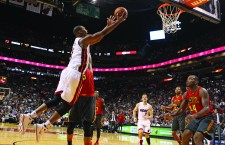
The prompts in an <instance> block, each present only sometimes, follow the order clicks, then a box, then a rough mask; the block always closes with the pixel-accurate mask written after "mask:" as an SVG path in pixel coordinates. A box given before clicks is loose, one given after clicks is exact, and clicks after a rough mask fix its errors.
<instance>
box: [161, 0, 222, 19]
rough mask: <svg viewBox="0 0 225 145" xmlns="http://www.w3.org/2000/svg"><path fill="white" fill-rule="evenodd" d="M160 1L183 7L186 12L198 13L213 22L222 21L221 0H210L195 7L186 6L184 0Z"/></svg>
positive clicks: (197, 14)
mask: <svg viewBox="0 0 225 145" xmlns="http://www.w3.org/2000/svg"><path fill="white" fill-rule="evenodd" d="M160 1H162V2H164V3H169V4H171V5H174V6H176V7H179V8H181V9H183V10H184V11H185V12H188V13H191V14H193V15H196V16H198V17H200V18H202V19H205V20H207V21H210V22H212V23H220V21H221V13H220V3H219V0H210V2H208V3H205V4H203V5H201V6H199V7H195V8H191V7H188V6H186V5H185V4H184V3H183V0H160Z"/></svg>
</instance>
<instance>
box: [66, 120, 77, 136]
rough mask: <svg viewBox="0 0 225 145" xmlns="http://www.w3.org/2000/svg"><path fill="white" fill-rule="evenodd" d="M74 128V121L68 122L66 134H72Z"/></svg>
mask: <svg viewBox="0 0 225 145" xmlns="http://www.w3.org/2000/svg"><path fill="white" fill-rule="evenodd" d="M74 128H75V123H74V122H69V123H68V126H67V134H73V130H74Z"/></svg>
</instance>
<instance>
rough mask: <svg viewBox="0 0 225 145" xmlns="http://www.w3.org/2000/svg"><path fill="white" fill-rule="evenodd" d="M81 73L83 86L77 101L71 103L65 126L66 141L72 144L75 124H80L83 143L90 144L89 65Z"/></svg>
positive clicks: (91, 80) (92, 108)
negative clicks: (83, 72)
mask: <svg viewBox="0 0 225 145" xmlns="http://www.w3.org/2000/svg"><path fill="white" fill-rule="evenodd" d="M88 67H89V68H88V69H87V70H86V71H85V74H83V77H82V81H83V87H82V90H81V92H80V96H79V98H78V100H77V102H76V103H75V104H74V105H73V107H72V108H71V110H70V114H69V122H68V126H67V143H68V145H72V139H73V130H74V128H75V125H77V124H82V125H83V130H84V145H92V134H93V130H92V127H91V125H92V123H93V122H94V117H95V97H94V76H93V71H92V66H91V59H90V65H89V66H88Z"/></svg>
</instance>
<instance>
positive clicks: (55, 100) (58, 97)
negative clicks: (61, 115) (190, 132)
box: [45, 94, 61, 108]
mask: <svg viewBox="0 0 225 145" xmlns="http://www.w3.org/2000/svg"><path fill="white" fill-rule="evenodd" d="M60 102H61V95H60V94H56V95H55V96H54V98H53V99H51V100H50V101H47V102H46V103H45V104H46V106H47V107H48V108H51V107H54V106H57V105H58V104H59V103H60Z"/></svg>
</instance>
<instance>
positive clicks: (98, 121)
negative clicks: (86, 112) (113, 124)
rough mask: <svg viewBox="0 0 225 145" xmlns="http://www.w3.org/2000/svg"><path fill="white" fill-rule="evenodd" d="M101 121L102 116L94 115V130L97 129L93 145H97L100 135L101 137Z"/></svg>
mask: <svg viewBox="0 0 225 145" xmlns="http://www.w3.org/2000/svg"><path fill="white" fill-rule="evenodd" d="M101 119H102V115H96V129H97V139H96V142H95V144H94V145H98V144H99V143H98V141H99V139H100V135H101V127H102V124H101Z"/></svg>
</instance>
